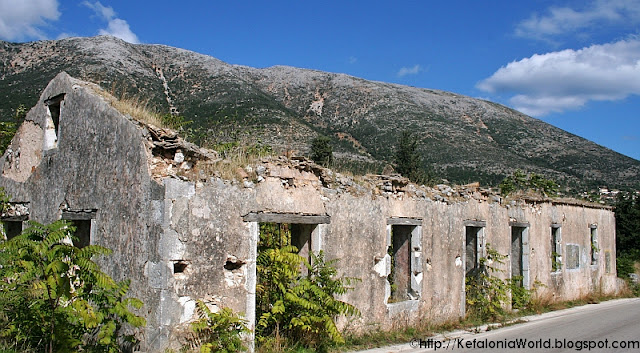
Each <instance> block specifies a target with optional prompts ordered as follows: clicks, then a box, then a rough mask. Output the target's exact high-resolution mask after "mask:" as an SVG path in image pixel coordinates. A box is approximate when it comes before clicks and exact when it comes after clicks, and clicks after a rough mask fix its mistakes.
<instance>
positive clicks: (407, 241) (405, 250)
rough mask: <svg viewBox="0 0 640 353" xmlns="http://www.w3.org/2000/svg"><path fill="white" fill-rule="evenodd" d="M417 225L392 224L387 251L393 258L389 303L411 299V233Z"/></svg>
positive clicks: (388, 278)
mask: <svg viewBox="0 0 640 353" xmlns="http://www.w3.org/2000/svg"><path fill="white" fill-rule="evenodd" d="M414 229H415V226H405V225H392V226H391V241H390V244H389V247H388V249H387V253H388V254H389V257H390V258H391V272H390V273H389V276H388V277H387V280H388V281H389V284H390V285H391V296H390V297H389V300H388V301H387V302H388V303H393V302H398V301H403V300H407V299H410V294H411V234H412V232H413V230H414Z"/></svg>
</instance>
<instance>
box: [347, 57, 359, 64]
mask: <svg viewBox="0 0 640 353" xmlns="http://www.w3.org/2000/svg"><path fill="white" fill-rule="evenodd" d="M348 61H349V64H355V63H357V62H358V58H356V57H355V56H350V57H349V60H348Z"/></svg>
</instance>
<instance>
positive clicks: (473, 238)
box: [465, 226, 483, 276]
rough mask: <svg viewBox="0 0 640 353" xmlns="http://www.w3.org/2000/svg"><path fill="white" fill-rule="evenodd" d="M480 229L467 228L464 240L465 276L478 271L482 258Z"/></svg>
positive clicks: (474, 227)
mask: <svg viewBox="0 0 640 353" xmlns="http://www.w3.org/2000/svg"><path fill="white" fill-rule="evenodd" d="M482 229H483V228H482V227H476V226H467V227H466V232H465V233H466V240H465V275H467V276H468V275H470V274H471V273H472V272H473V271H475V270H477V269H478V265H479V263H480V257H482Z"/></svg>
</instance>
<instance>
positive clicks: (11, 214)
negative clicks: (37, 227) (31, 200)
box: [0, 202, 29, 219]
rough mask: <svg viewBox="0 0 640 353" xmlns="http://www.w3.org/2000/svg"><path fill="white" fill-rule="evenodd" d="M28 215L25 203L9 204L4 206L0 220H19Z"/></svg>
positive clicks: (27, 207)
mask: <svg viewBox="0 0 640 353" xmlns="http://www.w3.org/2000/svg"><path fill="white" fill-rule="evenodd" d="M28 215H29V206H28V204H26V203H18V202H9V203H7V204H6V207H5V209H4V210H3V211H2V214H1V215H0V218H3V219H10V218H20V217H26V216H28Z"/></svg>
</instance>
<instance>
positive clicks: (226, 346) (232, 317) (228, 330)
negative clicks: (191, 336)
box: [191, 300, 251, 353]
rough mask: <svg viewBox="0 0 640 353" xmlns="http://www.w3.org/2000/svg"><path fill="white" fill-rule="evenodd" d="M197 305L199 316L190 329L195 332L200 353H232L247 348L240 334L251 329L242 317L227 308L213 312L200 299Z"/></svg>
mask: <svg viewBox="0 0 640 353" xmlns="http://www.w3.org/2000/svg"><path fill="white" fill-rule="evenodd" d="M197 305H198V315H199V316H200V318H199V319H198V320H197V321H195V322H193V323H192V324H191V329H192V330H193V331H194V332H195V335H196V336H195V341H197V342H198V343H199V346H200V352H201V353H234V352H245V351H246V350H247V347H246V346H245V344H244V342H243V340H242V335H243V334H246V333H249V332H251V331H250V330H249V329H248V328H247V322H246V321H245V320H244V319H242V318H240V317H239V316H238V315H236V314H234V313H233V311H232V310H231V309H229V308H223V309H222V310H220V311H219V312H217V313H214V312H211V310H209V308H208V307H207V306H206V305H205V304H204V303H203V302H202V301H200V300H198V302H197Z"/></svg>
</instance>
